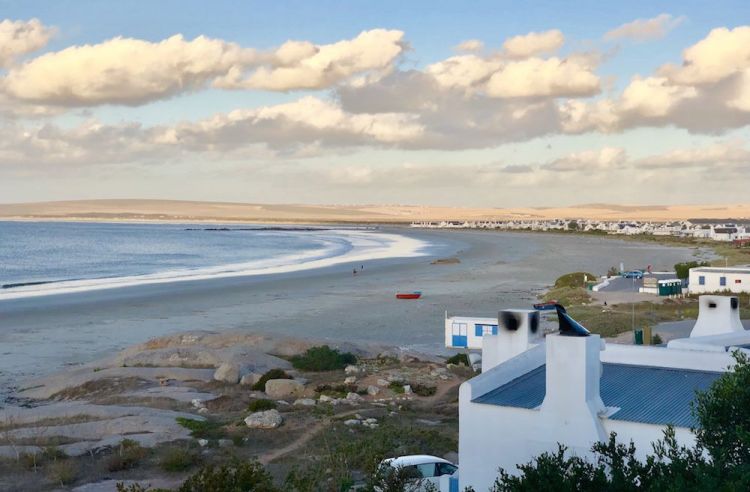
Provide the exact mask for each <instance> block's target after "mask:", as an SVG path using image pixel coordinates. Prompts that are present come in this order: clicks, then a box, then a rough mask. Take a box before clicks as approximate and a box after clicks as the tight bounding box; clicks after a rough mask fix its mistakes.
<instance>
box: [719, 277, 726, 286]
mask: <svg viewBox="0 0 750 492" xmlns="http://www.w3.org/2000/svg"><path fill="white" fill-rule="evenodd" d="M719 285H721V286H722V287H724V286H726V285H727V278H726V277H719Z"/></svg>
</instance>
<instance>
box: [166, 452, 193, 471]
mask: <svg viewBox="0 0 750 492" xmlns="http://www.w3.org/2000/svg"><path fill="white" fill-rule="evenodd" d="M196 461H197V456H196V455H195V453H193V452H192V451H190V450H189V449H185V448H169V449H167V450H166V452H165V453H164V455H163V456H162V457H161V459H160V460H159V466H160V467H161V469H162V470H164V471H168V472H181V471H185V470H187V469H188V468H190V467H191V466H193V465H194V464H195V462H196Z"/></svg>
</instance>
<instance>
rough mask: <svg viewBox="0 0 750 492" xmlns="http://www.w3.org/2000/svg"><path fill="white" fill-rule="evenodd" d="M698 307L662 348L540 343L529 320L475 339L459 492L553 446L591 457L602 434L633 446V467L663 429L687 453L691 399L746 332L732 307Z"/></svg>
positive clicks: (588, 339)
mask: <svg viewBox="0 0 750 492" xmlns="http://www.w3.org/2000/svg"><path fill="white" fill-rule="evenodd" d="M704 297H705V299H704ZM731 299H734V301H732V300H731ZM711 304H713V305H714V306H716V307H715V308H711V307H710V306H711ZM700 306H701V317H700V318H699V319H700V320H702V321H703V323H702V326H704V328H701V329H700V330H699V332H698V333H696V334H695V335H694V336H693V337H692V338H690V339H685V340H682V341H680V340H677V341H672V342H670V343H669V344H668V346H667V347H647V346H634V345H617V344H605V343H604V341H603V340H602V339H601V338H600V337H599V336H598V335H589V336H575V335H566V334H562V333H560V334H552V335H548V336H547V337H546V338H543V337H542V336H541V335H540V334H539V333H538V327H537V330H536V331H535V330H534V322H533V319H534V316H535V315H536V313H534V312H532V311H524V310H515V311H509V312H508V311H506V312H505V313H509V314H507V316H513V317H515V318H516V321H515V322H513V323H512V327H513V328H514V329H509V328H511V326H507V327H506V325H505V324H504V323H503V322H502V320H501V319H498V325H499V330H498V333H497V335H484V337H483V342H482V344H483V345H484V348H483V350H482V374H481V375H479V376H476V377H474V378H472V379H470V380H468V381H466V382H464V383H463V384H462V385H461V387H460V390H459V463H460V474H459V477H458V480H459V488H458V490H464V488H465V487H468V486H471V487H473V488H474V490H487V489H488V488H490V487H491V486H492V484H493V482H494V480H495V478H496V477H497V476H498V468H503V469H505V470H506V471H507V472H509V473H518V470H517V468H516V465H518V464H523V463H527V462H529V461H531V460H532V459H533V458H534V457H536V456H538V455H540V454H541V453H543V452H545V451H556V450H557V443H561V444H564V445H565V446H567V447H568V450H569V452H571V453H575V454H576V455H578V456H582V457H590V449H591V446H592V444H593V443H595V442H597V441H603V440H606V439H607V438H608V436H609V434H610V433H611V432H617V436H618V439H619V440H620V441H621V442H625V443H627V442H629V441H631V440H632V441H633V442H634V443H635V445H636V448H637V455H638V457H639V458H640V459H643V458H644V457H645V455H646V454H647V453H649V452H650V451H651V450H652V448H651V443H652V442H654V441H656V440H658V439H660V438H661V437H662V435H663V434H662V432H663V431H664V429H665V428H666V426H667V425H672V426H674V428H675V433H676V437H677V440H678V442H679V443H680V444H683V445H691V444H693V443H694V441H695V436H694V434H693V433H692V431H691V428H692V427H694V426H695V425H696V424H697V423H696V421H695V419H694V417H693V415H692V413H691V407H690V404H691V402H692V400H693V398H694V396H695V391H696V390H706V389H707V388H709V387H710V385H711V384H712V383H713V382H714V381H715V380H716V379H717V378H719V376H720V375H721V373H722V372H724V371H726V370H727V367H729V366H731V364H732V362H733V359H732V357H731V355H730V351H731V350H733V349H735V348H737V347H742V346H745V345H747V344H750V332H747V331H744V330H742V331H738V330H737V326H736V322H739V309H737V308H736V306H737V299H736V298H725V297H716V296H703V297H702V298H701V304H700ZM704 309H710V310H712V311H710V312H708V313H706V312H704ZM713 309H716V310H717V311H713ZM503 313H504V312H501V313H500V317H502V316H503ZM558 316H560V317H561V324H562V316H563V315H561V314H559V313H558ZM564 316H567V315H564ZM567 319H570V318H569V317H568V318H567ZM572 323H575V321H572ZM698 326H699V324H696V327H698ZM704 330H705V331H704ZM699 335H700V336H699ZM740 350H745V349H742V348H740ZM748 353H750V352H748Z"/></svg>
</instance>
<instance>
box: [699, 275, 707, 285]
mask: <svg viewBox="0 0 750 492" xmlns="http://www.w3.org/2000/svg"><path fill="white" fill-rule="evenodd" d="M698 285H706V277H704V276H703V275H701V276H700V277H698Z"/></svg>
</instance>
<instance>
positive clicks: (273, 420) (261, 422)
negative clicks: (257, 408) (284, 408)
mask: <svg viewBox="0 0 750 492" xmlns="http://www.w3.org/2000/svg"><path fill="white" fill-rule="evenodd" d="M283 421H284V419H282V418H281V414H280V413H279V411H278V410H266V411H265V412H255V413H251V414H250V415H248V416H247V417H246V418H245V425H247V426H248V427H250V428H251V429H275V428H276V427H278V426H280V425H281V423H282V422H283Z"/></svg>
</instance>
